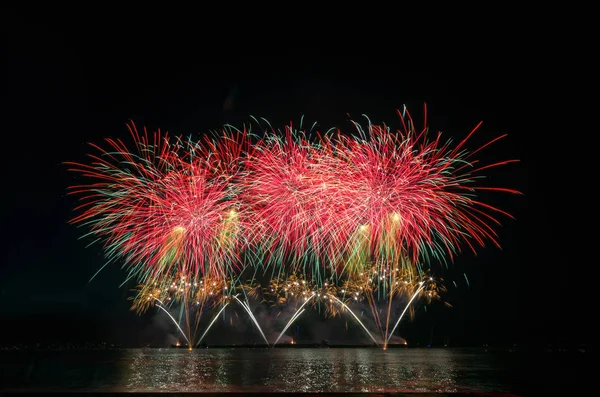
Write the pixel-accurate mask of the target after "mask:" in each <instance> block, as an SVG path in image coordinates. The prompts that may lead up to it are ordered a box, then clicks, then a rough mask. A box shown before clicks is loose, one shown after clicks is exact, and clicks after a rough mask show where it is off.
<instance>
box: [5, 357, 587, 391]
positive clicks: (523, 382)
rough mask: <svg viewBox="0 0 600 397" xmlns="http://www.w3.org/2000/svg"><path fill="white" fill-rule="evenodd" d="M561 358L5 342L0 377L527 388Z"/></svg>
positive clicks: (560, 371)
mask: <svg viewBox="0 0 600 397" xmlns="http://www.w3.org/2000/svg"><path fill="white" fill-rule="evenodd" d="M560 363H564V361H562V360H561V361H560ZM540 365H542V366H543V365H546V366H547V368H546V370H545V371H546V372H545V374H544V372H543V371H542V374H541V375H540V372H539V370H540V367H539V366H540ZM561 365H562V364H557V365H554V366H552V358H548V357H546V358H544V357H538V358H536V359H532V358H531V357H530V356H527V355H524V354H523V353H518V352H514V351H509V350H500V351H487V350H484V349H481V348H477V349H459V348H430V349H428V348H405V349H404V348H401V349H390V350H388V351H383V350H381V349H374V348H373V349H371V348H362V349H352V348H348V349H346V348H344V349H342V348H332V349H310V348H306V349H246V348H237V349H225V348H221V349H198V350H193V351H188V350H185V349H122V350H79V351H78V350H65V351H25V352H23V351H17V352H0V372H1V375H0V376H1V378H0V379H1V381H2V387H1V389H2V390H4V391H84V392H97V391H101V392H123V391H127V392H473V391H477V392H498V393H517V394H521V395H525V394H527V393H528V390H530V389H531V388H537V391H538V392H539V391H540V388H542V389H546V387H547V390H550V391H556V390H557V389H556V387H557V386H561V385H562V386H564V385H563V383H564V382H563V383H561V382H562V381H561V379H563V381H564V380H565V376H577V373H575V372H577V370H576V366H575V367H573V366H572V367H571V368H572V373H569V372H565V368H561ZM530 366H537V368H534V367H530ZM553 371H554V372H553ZM553 373H556V374H557V375H556V376H557V378H555V379H552V377H553V376H554V375H552V374H553ZM558 376H560V377H562V378H558ZM546 378H548V379H547V381H548V382H549V383H546V380H545V379H546ZM567 381H569V379H567ZM552 382H554V385H553V384H552Z"/></svg>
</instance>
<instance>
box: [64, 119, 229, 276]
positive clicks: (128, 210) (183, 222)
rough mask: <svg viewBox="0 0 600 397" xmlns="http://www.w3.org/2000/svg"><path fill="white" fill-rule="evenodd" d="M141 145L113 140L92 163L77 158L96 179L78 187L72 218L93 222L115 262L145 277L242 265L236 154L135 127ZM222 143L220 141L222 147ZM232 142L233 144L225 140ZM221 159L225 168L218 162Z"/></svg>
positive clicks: (78, 168) (219, 271) (81, 169)
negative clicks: (129, 145)
mask: <svg viewBox="0 0 600 397" xmlns="http://www.w3.org/2000/svg"><path fill="white" fill-rule="evenodd" d="M128 127H129V129H130V131H131V133H132V135H133V137H134V141H135V147H136V150H135V151H133V152H130V151H129V150H128V148H127V147H126V146H125V145H124V144H123V143H122V142H121V141H115V140H112V139H107V140H106V142H107V143H108V147H109V149H101V148H100V147H98V146H96V145H92V146H93V147H94V148H95V149H96V150H97V151H98V154H96V155H90V158H91V163H90V164H77V163H69V164H70V166H71V168H70V169H71V170H72V171H75V172H77V173H79V174H80V175H82V176H84V177H89V178H92V179H93V180H94V182H93V183H91V184H87V185H78V186H74V187H72V188H71V189H70V193H71V194H76V195H79V196H80V197H81V200H82V202H83V203H82V204H81V205H80V206H79V207H78V208H77V209H78V210H79V211H81V214H79V215H78V216H76V217H75V218H74V219H73V220H72V222H73V223H76V224H81V225H85V226H88V227H89V228H90V229H91V232H90V233H89V236H91V237H92V238H93V239H94V240H95V241H100V242H102V243H103V244H104V247H105V250H106V254H107V257H108V260H109V262H110V261H115V260H121V261H122V262H123V263H124V266H125V267H126V268H127V270H128V273H129V275H128V279H131V278H136V279H137V280H139V281H140V282H142V283H146V284H148V283H150V282H154V280H157V279H168V278H169V277H171V276H173V275H175V274H181V275H185V276H187V277H189V280H192V282H193V280H196V282H197V281H198V280H199V279H200V278H202V277H210V278H225V277H226V276H227V275H228V274H230V273H233V272H234V271H235V269H236V266H239V263H240V260H239V247H240V230H239V228H240V225H239V219H238V212H237V209H236V208H237V203H236V200H235V196H236V192H235V188H236V185H235V184H232V183H230V179H231V178H232V176H231V175H228V174H226V173H225V172H223V170H230V168H231V167H229V166H228V164H230V162H225V161H223V157H225V156H227V154H228V153H225V154H223V153H214V152H211V151H210V147H207V146H202V145H200V144H198V143H193V142H191V141H189V140H186V141H184V140H182V139H181V138H175V139H171V138H169V136H168V135H165V136H161V134H160V131H158V132H156V133H154V134H153V135H152V139H150V138H149V137H148V132H147V131H146V130H145V129H144V133H143V134H140V133H139V132H138V131H137V129H136V127H135V126H134V125H129V126H128ZM218 147H219V146H216V145H215V146H212V148H218ZM224 147H225V148H230V146H227V145H224ZM215 164H220V165H222V166H223V167H222V168H219V167H216V166H215Z"/></svg>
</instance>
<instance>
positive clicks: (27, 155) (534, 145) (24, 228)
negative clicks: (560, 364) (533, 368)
mask: <svg viewBox="0 0 600 397" xmlns="http://www.w3.org/2000/svg"><path fill="white" fill-rule="evenodd" d="M24 15H25V14H23V13H21V12H14V13H13V15H12V17H11V18H12V20H11V26H10V29H9V31H8V45H7V47H6V50H5V52H6V53H7V54H8V74H7V77H8V78H7V86H8V94H7V98H10V101H9V103H8V109H7V112H6V114H7V115H8V125H7V126H6V127H5V128H6V129H5V131H7V132H6V133H5V136H4V139H5V141H4V145H5V149H4V156H5V161H6V163H7V164H9V166H8V167H9V169H8V172H6V173H5V180H4V185H5V187H6V192H5V194H4V195H3V206H2V208H3V209H4V213H3V216H2V218H3V222H2V225H3V229H4V230H3V236H4V238H3V239H2V245H3V249H2V252H3V258H2V266H1V268H0V271H1V276H0V291H1V301H0V316H2V319H3V321H2V322H3V327H0V345H8V344H11V343H12V342H13V341H19V342H18V343H22V342H25V341H31V342H32V343H37V342H38V341H39V342H42V343H47V342H55V341H56V342H58V341H63V340H66V341H80V342H85V341H89V342H93V343H98V342H102V341H107V342H109V343H117V344H122V345H127V344H134V343H136V340H138V341H139V344H140V345H142V344H145V343H156V341H158V340H161V339H162V340H164V341H165V342H164V343H167V339H166V338H167V337H166V336H165V334H164V333H166V331H165V327H163V326H162V325H157V324H156V320H155V318H156V316H157V314H156V313H148V314H146V315H144V316H142V317H140V316H138V315H136V314H135V313H134V312H131V311H130V310H129V304H130V302H129V301H128V300H127V297H128V296H130V295H129V291H128V290H129V288H131V287H132V285H129V286H128V287H123V288H118V286H119V284H120V283H121V282H122V281H123V280H124V275H123V272H122V271H121V270H120V269H119V265H118V264H115V265H112V266H109V267H107V268H106V269H104V270H103V271H102V272H101V273H100V274H99V275H98V277H96V278H95V279H94V280H93V281H92V282H91V283H88V281H89V279H90V278H91V277H92V275H93V274H94V273H95V272H96V271H97V270H98V269H99V268H100V267H101V266H102V265H103V264H104V262H103V252H102V249H101V246H100V245H93V246H91V247H88V248H86V245H87V243H88V242H87V241H84V240H79V237H80V236H81V230H79V229H78V228H77V227H75V226H72V225H69V224H68V220H69V219H70V218H71V217H72V216H73V215H74V212H73V210H74V208H75V203H76V202H75V199H74V198H72V197H69V196H67V195H66V189H67V187H68V186H69V184H70V183H72V181H73V175H72V174H70V173H69V172H68V171H67V167H66V166H64V165H63V163H64V162H66V161H82V160H84V158H85V155H86V154H87V153H88V151H89V146H88V145H87V143H88V142H92V143H102V140H103V139H104V138H105V137H113V138H122V139H124V140H125V141H126V142H129V140H128V138H129V136H128V131H127V129H126V128H125V123H127V122H128V121H129V120H133V121H134V122H135V123H136V124H137V125H138V126H147V127H148V128H149V129H152V130H154V129H157V128H160V129H161V130H162V131H167V130H168V131H169V132H170V133H171V134H172V135H180V134H181V135H189V134H193V135H195V136H201V135H202V134H204V133H208V132H209V131H210V130H218V129H219V128H220V127H221V126H222V125H223V124H225V123H231V124H233V125H235V126H240V125H241V124H242V123H244V122H249V121H250V116H251V115H253V116H257V117H265V118H267V119H268V120H269V121H270V122H271V123H272V124H273V125H274V126H278V127H283V126H284V125H285V124H287V123H289V122H290V121H291V122H293V123H294V124H297V123H298V122H299V120H300V118H301V117H302V116H304V123H305V124H311V123H312V122H313V121H318V122H319V125H320V126H322V127H323V128H324V129H327V128H328V127H332V126H337V127H340V128H343V129H344V130H346V131H349V130H350V127H351V124H350V123H349V121H348V119H349V118H348V116H347V114H350V115H351V116H352V118H353V119H357V120H358V119H361V115H362V114H366V115H368V116H369V117H370V118H371V120H373V121H385V122H386V123H387V124H389V125H391V126H394V127H396V126H399V119H398V117H397V115H396V109H400V108H402V106H404V105H406V106H407V108H408V110H409V111H410V112H411V113H412V114H413V116H414V117H415V119H417V120H420V119H421V116H422V111H423V110H422V109H423V104H425V103H426V104H427V108H428V115H429V117H428V119H429V125H430V126H431V128H432V129H434V130H442V131H443V133H444V136H446V137H452V138H453V140H454V141H457V140H460V139H462V138H464V137H465V136H466V135H467V134H468V133H469V131H471V129H472V128H473V127H474V126H475V125H477V123H478V122H479V121H483V125H482V127H481V129H480V130H479V131H478V132H477V134H476V136H475V137H474V138H473V141H472V142H471V143H470V145H469V148H470V149H473V148H475V147H476V145H477V143H480V144H481V143H483V142H486V141H489V140H490V139H492V138H494V137H496V136H499V135H501V134H503V133H508V137H507V138H505V139H503V140H501V141H499V142H497V143H496V144H494V145H493V146H492V147H490V148H489V149H486V151H485V154H482V156H485V158H486V160H499V159H506V160H508V159H519V160H520V163H518V164H513V165H508V166H504V167H501V168H498V169H496V170H493V171H491V172H490V173H489V174H488V176H489V178H490V180H491V181H492V182H493V183H494V184H496V185H498V186H502V187H508V188H513V189H517V190H519V191H521V192H522V193H523V195H521V196H514V195H508V194H503V193H497V194H493V195H486V200H487V199H489V202H491V203H493V204H494V205H496V206H498V207H499V208H501V209H503V210H505V211H507V212H509V213H511V214H512V215H513V216H514V217H515V219H508V218H504V217H502V218H500V219H501V222H502V226H500V227H497V228H496V231H497V232H498V235H499V242H500V244H501V246H502V249H498V248H497V247H494V246H493V244H490V243H489V242H488V244H486V247H484V248H481V247H480V248H478V249H477V255H476V256H475V255H473V254H472V253H471V252H469V251H468V249H467V247H463V252H462V253H460V254H459V255H457V258H456V260H455V262H454V263H452V264H451V265H450V269H449V270H448V271H447V273H445V274H444V275H443V276H444V277H446V276H449V277H448V280H449V283H450V284H451V281H452V280H457V283H458V284H459V287H457V288H455V289H454V290H453V291H451V292H450V293H449V295H448V298H449V299H450V300H451V301H450V303H451V304H452V305H453V308H442V307H438V308H435V309H433V310H430V311H428V312H424V310H422V308H421V310H419V311H418V313H417V315H416V316H415V320H414V322H413V323H407V324H404V328H403V329H401V330H402V332H404V335H403V336H405V337H406V339H407V340H408V341H409V342H410V343H411V344H413V342H419V343H423V341H426V340H435V341H436V342H435V343H436V344H439V341H440V340H444V338H446V337H448V338H450V340H451V341H452V342H451V344H455V343H456V344H459V345H482V344H486V343H487V344H490V345H511V344H519V345H531V346H543V345H547V344H563V345H573V346H575V345H578V344H585V343H590V341H591V328H590V327H588V326H587V324H588V322H589V316H590V313H589V312H588V308H587V307H586V306H585V304H586V303H587V302H586V301H587V300H588V299H587V296H585V295H583V296H582V295H581V294H586V293H587V294H590V292H589V291H587V290H586V291H580V290H579V288H580V287H578V286H577V285H576V283H575V282H574V281H565V280H564V279H563V277H562V274H563V271H564V269H565V263H566V262H568V258H569V256H568V255H567V253H566V251H567V250H568V249H569V248H568V246H569V244H572V243H574V239H575V237H574V236H573V235H567V236H564V234H569V233H568V230H569V228H568V226H567V224H566V222H567V219H568V218H569V214H567V210H565V209H560V208H559V209H558V210H555V209H554V206H555V203H559V202H560V203H561V204H562V205H563V206H568V205H571V203H572V202H573V200H575V199H573V198H571V197H570V195H569V192H557V193H555V195H554V196H553V197H551V198H550V197H546V196H545V193H543V189H544V188H545V187H546V186H548V185H549V179H550V178H551V177H549V176H545V175H546V174H547V173H548V172H549V171H548V170H547V169H545V167H548V163H547V162H544V161H542V160H541V159H540V158H541V157H544V156H545V155H544V154H543V153H545V152H550V151H549V150H547V149H548V148H549V147H550V145H552V147H553V150H558V149H559V148H560V145H561V142H557V141H553V140H552V139H553V138H550V137H544V132H543V131H542V132H541V131H540V130H539V128H534V124H535V121H534V119H536V118H539V117H542V116H541V115H542V111H540V110H539V109H537V108H536V106H535V103H536V101H537V103H538V104H541V103H542V102H543V101H545V100H547V98H545V97H544V96H545V95H546V92H545V91H541V90H539V89H538V88H539V87H538V86H537V85H536V82H535V80H532V82H531V83H530V84H529V85H527V84H523V83H522V81H521V80H522V79H527V78H528V76H530V75H531V73H532V70H534V69H535V67H534V65H533V64H531V65H529V66H528V65H526V64H511V63H510V62H508V61H505V63H502V62H500V61H498V62H496V63H494V62H483V61H481V62H479V63H478V64H476V65H471V66H469V59H464V60H463V62H462V63H460V62H459V60H457V61H456V62H450V63H451V64H452V65H453V66H452V67H450V66H448V67H439V66H436V65H435V63H434V64H433V66H432V67H431V68H430V70H425V69H423V70H421V71H419V72H417V71H415V68H413V69H412V70H411V68H409V67H407V66H406V65H405V62H402V61H398V62H393V60H392V59H391V58H389V60H388V61H387V62H381V61H378V60H377V58H374V59H370V58H369V57H368V56H365V57H364V58H362V59H360V60H357V59H356V56H355V55H354V54H348V52H346V51H344V50H342V49H339V51H335V50H331V49H329V48H327V47H325V46H323V47H317V46H314V47H311V46H310V45H309V44H306V45H305V46H303V47H302V46H298V47H290V48H288V49H283V48H280V47H276V46H273V48H272V49H271V48H270V47H268V46H267V44H265V47H264V48H269V49H270V50H269V51H267V50H266V49H265V50H264V51H259V52H258V53H257V52H256V51H255V50H254V49H253V48H249V47H247V46H246V45H245V44H243V43H238V45H236V44H235V43H231V42H228V41H226V40H225V39H221V40H220V41H218V40H216V39H215V41H214V42H212V44H211V47H210V48H206V49H204V50H193V49H194V48H195V47H194V41H193V38H192V37H188V38H187V39H183V38H182V37H181V36H177V35H176V34H175V33H171V35H169V33H168V32H166V31H161V32H160V33H159V32H154V31H148V30H143V31H142V30H135V29H132V28H131V26H129V28H128V27H127V26H128V24H126V23H123V22H124V21H120V22H115V24H114V25H112V26H111V31H112V34H108V33H106V32H105V31H104V30H103V29H102V28H101V27H102V26H103V22H102V23H100V22H93V21H85V23H84V22H81V21H80V22H77V21H71V20H67V19H66V17H65V18H62V19H59V20H54V23H49V22H47V21H44V19H43V18H41V17H40V16H37V17H36V16H34V17H31V18H25V16H24ZM124 37H126V38H127V39H124ZM394 41H396V38H393V37H392V38H390V42H394ZM505 51H506V52H505V53H504V54H503V56H502V57H501V58H502V59H504V60H506V59H510V58H511V56H513V55H514V54H513V52H511V51H514V52H515V54H516V52H518V51H521V48H520V47H518V46H515V47H513V48H512V50H510V49H506V50H505ZM532 102H533V103H534V104H532ZM538 106H540V107H541V105H538ZM532 119H533V120H532ZM554 145H556V146H557V147H556V148H554ZM488 162H489V161H488ZM565 172H566V171H565ZM569 200H571V201H569ZM463 273H464V274H466V275H467V276H468V280H469V285H466V284H465V282H464V278H463ZM565 279H567V280H569V279H570V276H569V278H567V277H565ZM558 282H565V283H567V284H568V285H565V286H564V287H563V288H560V289H557V288H556V286H555V285H556V283H558ZM577 293H579V295H577ZM571 295H575V296H579V297H580V298H583V299H582V300H583V301H584V303H581V302H579V300H577V301H572V300H569V296H571ZM304 320H306V319H304ZM314 321H315V322H316V323H318V324H319V327H327V326H331V327H332V329H345V324H344V321H346V320H345V319H343V320H340V319H334V320H324V319H322V321H319V320H318V319H317V318H316V317H315V320H314ZM348 321H350V320H348ZM301 324H302V327H303V328H309V326H308V324H307V323H306V321H304V323H302V322H301ZM325 324H328V325H325ZM248 327H249V329H251V326H250V325H248ZM355 328H356V327H354V328H353V329H352V331H350V333H349V334H346V335H344V336H343V340H344V341H346V343H349V342H351V340H352V339H353V338H354V339H356V338H360V337H361V336H358V335H359V334H360V332H359V331H357V330H356V329H355ZM219 329H220V331H221V332H227V331H226V328H225V327H221V328H219ZM215 331H216V333H218V331H217V330H215ZM252 332H254V331H253V330H252ZM161 333H162V334H161ZM305 335H309V333H307V334H305ZM431 335H433V336H431ZM236 337H239V335H238V336H236ZM248 337H249V338H255V337H256V335H254V334H251V335H250V336H248ZM307 338H308V336H307ZM329 340H331V338H330V339H329ZM315 342H318V340H317V341H315ZM332 342H333V341H332Z"/></svg>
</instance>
